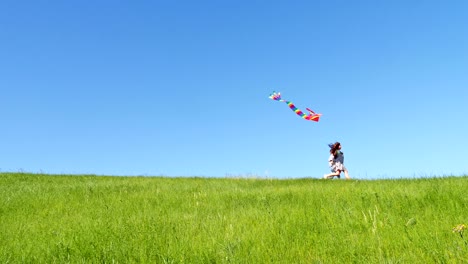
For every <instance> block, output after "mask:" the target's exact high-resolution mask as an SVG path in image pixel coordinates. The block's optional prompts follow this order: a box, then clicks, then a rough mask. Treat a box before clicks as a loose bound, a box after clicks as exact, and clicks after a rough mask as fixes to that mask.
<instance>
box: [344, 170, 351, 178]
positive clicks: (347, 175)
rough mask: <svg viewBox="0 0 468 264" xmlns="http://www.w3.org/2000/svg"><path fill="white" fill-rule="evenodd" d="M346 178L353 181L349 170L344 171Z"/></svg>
mask: <svg viewBox="0 0 468 264" xmlns="http://www.w3.org/2000/svg"><path fill="white" fill-rule="evenodd" d="M344 176H345V177H346V179H347V180H351V178H350V177H349V174H348V170H345V171H344Z"/></svg>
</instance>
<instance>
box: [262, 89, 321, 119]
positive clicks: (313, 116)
mask: <svg viewBox="0 0 468 264" xmlns="http://www.w3.org/2000/svg"><path fill="white" fill-rule="evenodd" d="M270 99H272V100H275V101H279V102H285V103H286V104H287V105H288V106H289V108H291V110H293V111H294V113H296V114H297V115H298V116H300V117H302V118H304V119H305V120H310V121H315V122H318V121H319V119H320V116H321V115H322V114H316V113H315V112H314V111H312V110H310V109H309V108H306V109H307V111H309V114H308V115H306V114H304V112H302V111H301V110H299V109H297V107H296V106H295V105H294V104H293V103H292V102H290V101H286V100H283V99H281V93H277V92H273V93H272V94H270Z"/></svg>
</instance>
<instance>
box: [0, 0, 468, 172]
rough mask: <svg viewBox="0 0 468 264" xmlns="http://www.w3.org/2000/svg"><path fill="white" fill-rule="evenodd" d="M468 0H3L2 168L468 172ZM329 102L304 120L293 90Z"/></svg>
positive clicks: (311, 101)
mask: <svg viewBox="0 0 468 264" xmlns="http://www.w3.org/2000/svg"><path fill="white" fill-rule="evenodd" d="M467 12H468V2H467V1H417V0H415V1H359V0H358V1H345V0H342V1H333V0H332V1H169V0H159V1H86V0H85V1H27V2H24V1H11V0H7V1H1V2H0V43H1V44H0V45H1V46H0V47H1V49H0V90H1V98H2V100H1V104H0V120H1V121H2V126H1V129H0V142H1V153H2V154H1V156H0V170H1V171H3V172H15V171H25V172H35V173H36V172H44V173H53V174H60V173H65V174H98V175H164V176H207V177H224V176H260V177H270V178H302V177H313V178H321V177H322V175H323V174H324V173H328V165H327V159H328V155H329V154H328V151H329V149H328V146H327V144H328V143H331V142H334V141H340V142H341V143H342V145H343V149H342V150H343V152H344V153H345V157H346V158H345V164H346V166H347V167H348V169H349V171H350V175H351V177H353V178H360V179H375V178H388V177H391V178H400V177H414V176H416V177H420V176H443V175H462V174H465V173H467V172H468V165H467V164H468V163H467V162H466V157H467V154H466V153H465V152H466V151H467V148H468V143H467V139H466V135H467V132H468V125H467V121H466V120H467V118H466V114H467V113H468V110H467V108H466V105H467V102H468V16H467V15H466V14H467ZM272 91H279V92H281V93H282V95H283V98H284V99H286V100H290V101H292V102H294V103H295V104H296V106H297V107H298V108H300V109H303V110H305V108H306V107H309V108H311V109H313V110H315V111H316V112H319V113H322V114H323V116H322V118H321V120H320V122H318V123H315V122H310V121H305V120H303V119H301V118H300V117H298V116H297V115H295V114H294V113H293V112H292V111H291V110H289V108H288V107H287V106H286V104H284V103H280V102H275V101H272V100H270V99H268V96H269V94H270V93H271V92H272Z"/></svg>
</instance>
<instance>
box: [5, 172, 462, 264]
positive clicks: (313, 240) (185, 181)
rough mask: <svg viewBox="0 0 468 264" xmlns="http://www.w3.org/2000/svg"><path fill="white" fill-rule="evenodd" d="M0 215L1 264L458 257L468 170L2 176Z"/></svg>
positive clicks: (396, 260) (395, 260) (365, 260)
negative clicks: (446, 173)
mask: <svg viewBox="0 0 468 264" xmlns="http://www.w3.org/2000/svg"><path fill="white" fill-rule="evenodd" d="M0 223H1V225H0V263H54V262H55V263H67V262H70V263H97V262H99V263H352V262H355V263H467V262H468V230H463V229H464V226H459V225H461V224H465V226H466V225H467V224H468V177H467V176H462V177H443V178H442V177H441V178H424V179H395V180H369V181H366V180H351V181H345V180H318V179H287V180H276V179H219V178H161V177H105V176H86V175H83V176H67V175H39V174H25V173H2V174H0ZM456 226H459V229H458V230H455V231H453V229H454V227H456ZM463 231H466V232H465V234H464V233H463Z"/></svg>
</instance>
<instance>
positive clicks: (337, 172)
mask: <svg viewBox="0 0 468 264" xmlns="http://www.w3.org/2000/svg"><path fill="white" fill-rule="evenodd" d="M340 174H341V171H339V170H338V171H335V172H333V173H330V174H325V175H323V178H324V179H333V177H336V176H340Z"/></svg>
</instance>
